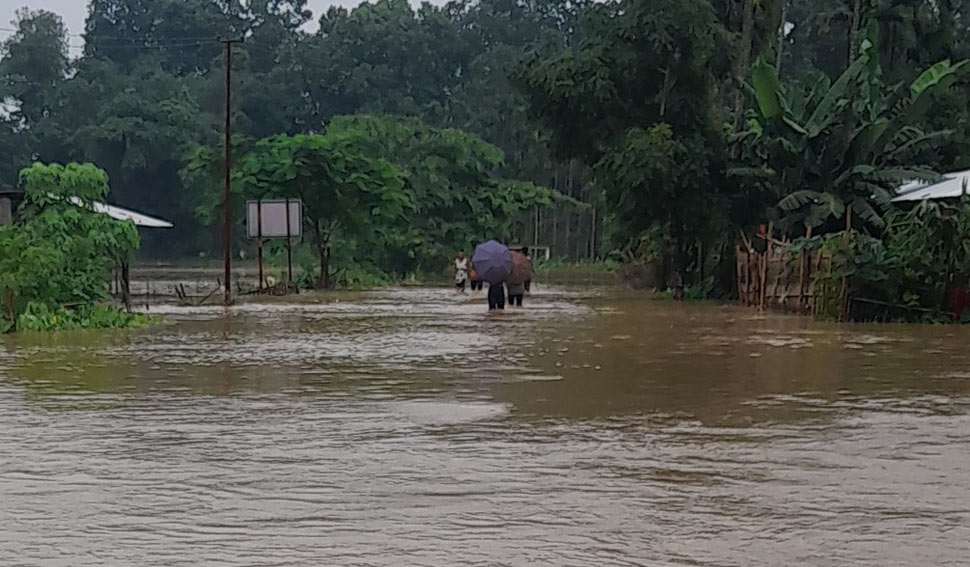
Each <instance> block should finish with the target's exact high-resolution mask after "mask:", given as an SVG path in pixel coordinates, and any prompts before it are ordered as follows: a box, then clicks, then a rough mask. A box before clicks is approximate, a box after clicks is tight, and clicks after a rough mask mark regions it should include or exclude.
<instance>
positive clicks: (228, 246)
mask: <svg viewBox="0 0 970 567" xmlns="http://www.w3.org/2000/svg"><path fill="white" fill-rule="evenodd" d="M234 43H242V40H241V39H224V40H222V44H223V45H224V46H225V50H226V142H225V144H226V163H225V165H226V170H225V182H226V185H225V191H224V192H223V195H222V201H223V202H222V207H223V211H222V261H223V268H224V269H225V274H224V275H223V278H224V279H223V283H224V285H225V286H226V287H225V296H224V297H223V301H224V303H225V304H226V305H229V304H230V303H232V205H231V203H232V181H231V180H230V172H231V170H232V150H231V144H232V106H231V104H232V44H234Z"/></svg>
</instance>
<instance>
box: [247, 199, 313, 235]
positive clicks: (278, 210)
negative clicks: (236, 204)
mask: <svg viewBox="0 0 970 567" xmlns="http://www.w3.org/2000/svg"><path fill="white" fill-rule="evenodd" d="M287 204H289V206H287ZM287 210H289V215H287ZM287 216H289V222H287ZM246 228H247V229H248V232H249V237H250V238H286V237H287V236H292V237H294V238H299V237H300V236H302V235H303V203H302V202H301V201H300V200H299V199H289V200H287V199H274V200H271V201H247V202H246Z"/></svg>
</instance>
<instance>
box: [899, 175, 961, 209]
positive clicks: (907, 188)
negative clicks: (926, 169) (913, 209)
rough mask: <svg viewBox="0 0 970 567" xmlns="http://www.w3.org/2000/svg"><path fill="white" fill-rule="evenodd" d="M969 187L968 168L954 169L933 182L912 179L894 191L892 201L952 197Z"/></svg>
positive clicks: (957, 195)
mask: <svg viewBox="0 0 970 567" xmlns="http://www.w3.org/2000/svg"><path fill="white" fill-rule="evenodd" d="M968 188H970V170H966V171H954V172H952V173H947V174H944V175H943V179H941V180H939V181H937V182H935V183H927V182H926V181H912V182H910V183H907V184H905V185H903V186H902V187H900V188H899V190H897V191H896V194H897V196H896V198H894V199H893V202H896V203H901V202H907V201H923V200H925V199H931V200H936V199H954V198H956V197H959V196H960V195H962V194H963V193H964V191H966V190H967V189H968Z"/></svg>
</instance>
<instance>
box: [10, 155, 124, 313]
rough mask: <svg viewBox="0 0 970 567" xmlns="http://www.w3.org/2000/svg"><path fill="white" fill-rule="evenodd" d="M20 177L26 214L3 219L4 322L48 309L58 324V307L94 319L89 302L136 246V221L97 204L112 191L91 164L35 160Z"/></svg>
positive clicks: (101, 295) (104, 291) (103, 294)
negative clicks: (120, 218) (113, 214)
mask: <svg viewBox="0 0 970 567" xmlns="http://www.w3.org/2000/svg"><path fill="white" fill-rule="evenodd" d="M20 178H21V185H22V186H23V189H24V191H25V194H26V201H25V204H24V206H23V208H22V210H21V217H22V219H21V222H20V223H19V224H17V225H8V226H4V227H0V249H2V250H3V251H4V253H3V254H2V255H0V292H2V293H0V307H2V309H0V326H2V327H3V329H2V330H9V329H11V328H13V327H15V326H17V325H18V324H20V325H21V326H24V325H23V323H24V322H25V321H26V322H27V326H37V324H38V321H37V317H39V316H41V315H44V316H46V317H45V318H46V319H49V318H50V317H54V320H53V321H49V320H48V323H49V324H50V325H49V326H53V327H58V326H59V325H57V321H56V317H57V316H58V315H57V314H60V315H61V317H62V318H64V319H65V320H66V321H75V322H76V323H77V324H78V325H81V326H87V325H85V323H87V324H92V323H91V318H90V315H91V308H92V306H93V305H94V304H95V303H96V302H99V301H101V300H104V299H105V298H106V297H107V282H108V281H109V280H110V276H111V273H112V272H113V270H115V269H116V268H117V267H118V266H119V265H120V263H121V262H125V261H128V260H129V259H130V257H131V255H132V254H133V253H134V251H135V249H137V247H138V233H137V231H136V230H135V226H134V225H133V224H132V223H131V222H130V221H125V222H119V221H116V220H114V219H112V218H110V217H108V216H107V215H103V214H100V213H96V212H95V211H94V209H93V203H94V202H95V201H100V200H103V199H104V197H105V196H106V195H107V193H108V177H107V175H106V174H105V172H104V171H102V170H100V169H98V168H96V167H95V166H93V165H90V164H68V165H66V166H61V165H56V164H54V165H44V164H39V163H37V164H34V165H33V166H31V167H29V168H27V169H24V170H23V171H22V172H21V175H20ZM25 317H27V319H26V320H25V319H24V318H25ZM101 321H102V322H112V323H117V324H126V322H132V321H134V320H129V319H127V318H123V317H122V318H120V319H119V318H117V317H111V318H104V319H102V320H101ZM112 326H113V325H112Z"/></svg>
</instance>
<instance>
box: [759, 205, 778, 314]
mask: <svg viewBox="0 0 970 567" xmlns="http://www.w3.org/2000/svg"><path fill="white" fill-rule="evenodd" d="M774 230H775V225H774V222H769V223H768V232H767V233H766V234H765V235H764V239H765V253H764V256H763V258H764V259H763V261H762V263H761V289H760V290H759V291H760V292H761V301H760V303H759V308H760V309H762V310H763V309H764V308H765V295H766V294H767V293H768V257H769V256H770V255H771V234H772V233H773V232H774Z"/></svg>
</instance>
